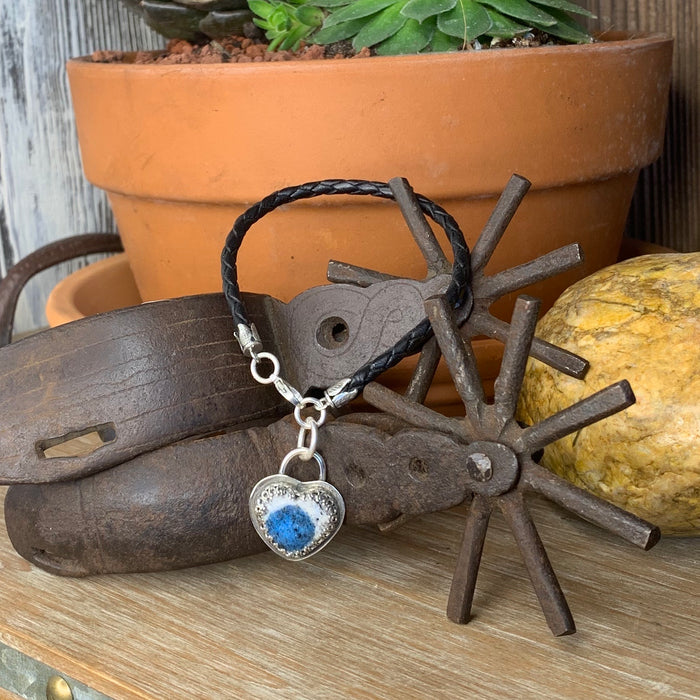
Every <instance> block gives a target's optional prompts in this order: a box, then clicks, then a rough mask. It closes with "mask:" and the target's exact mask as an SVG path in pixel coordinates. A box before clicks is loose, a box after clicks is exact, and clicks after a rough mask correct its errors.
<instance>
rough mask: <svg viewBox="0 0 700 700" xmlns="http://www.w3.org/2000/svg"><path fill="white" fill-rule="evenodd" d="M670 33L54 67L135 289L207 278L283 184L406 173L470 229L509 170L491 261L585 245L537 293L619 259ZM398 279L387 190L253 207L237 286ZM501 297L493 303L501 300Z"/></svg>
mask: <svg viewBox="0 0 700 700" xmlns="http://www.w3.org/2000/svg"><path fill="white" fill-rule="evenodd" d="M671 53H672V41H671V40H670V39H668V38H667V37H664V36H661V35H647V36H640V37H634V38H629V37H625V36H622V35H615V36H609V37H607V40H605V41H602V42H600V43H596V44H591V45H586V46H557V47H543V48H538V49H512V50H507V51H506V50H502V51H482V52H460V53H451V54H432V55H418V56H395V57H383V58H379V57H378V58H372V59H364V60H362V59H360V60H343V61H316V62H313V61H309V62H287V63H266V64H246V65H243V64H238V65H226V64H219V65H186V66H179V65H176V66H172V65H169V66H149V65H134V64H129V63H123V64H99V63H92V62H90V61H89V60H86V59H76V60H73V61H70V62H69V64H68V75H69V78H70V84H71V90H72V95H73V102H74V108H75V113H76V120H77V127H78V135H79V139H80V144H81V150H82V156H83V164H84V168H85V173H86V175H87V177H88V179H89V180H90V181H91V182H93V183H94V184H96V185H98V186H99V187H101V188H103V189H105V190H106V191H107V192H108V195H109V199H110V202H111V205H112V207H113V209H114V214H115V217H116V220H117V224H118V227H119V232H120V234H121V236H122V238H123V242H124V246H125V249H126V252H127V254H128V257H129V262H130V265H131V269H132V270H133V274H134V277H135V280H136V284H137V286H138V289H139V292H140V294H141V296H142V298H143V299H144V300H153V299H158V298H163V297H169V296H178V295H184V294H192V293H199V292H208V291H216V290H219V289H220V287H221V285H220V278H219V254H220V250H221V247H222V243H223V240H224V237H225V235H226V233H227V232H228V230H229V229H230V227H231V225H232V223H233V221H234V220H235V218H236V217H237V216H238V215H239V214H240V213H241V212H243V211H244V210H245V209H246V208H247V207H248V206H249V205H250V204H251V203H253V202H255V201H257V200H259V199H261V198H262V197H264V196H265V195H267V194H269V193H270V192H272V191H274V190H276V189H278V188H281V187H285V186H288V185H294V184H299V183H302V182H305V181H310V180H318V179H325V178H336V177H337V178H364V179H371V180H383V181H386V180H388V179H390V178H391V177H394V176H397V175H400V176H404V177H407V178H408V179H409V181H410V182H411V184H412V185H413V187H414V189H415V190H416V191H418V192H421V193H422V194H425V195H426V196H428V197H430V198H431V199H434V200H436V201H438V202H439V203H440V204H442V205H443V206H444V207H445V208H446V209H447V210H448V211H450V212H451V213H452V214H453V215H454V216H455V217H456V219H457V220H458V221H459V222H460V224H461V226H462V228H463V229H464V231H465V234H466V236H467V239H468V242H470V244H473V242H474V240H475V238H476V236H477V235H478V233H479V231H480V229H481V227H482V225H483V224H484V222H485V221H486V218H487V217H488V215H489V213H490V212H491V209H492V207H493V205H494V203H495V198H496V197H497V196H498V194H499V193H500V191H501V190H502V188H503V187H504V186H505V184H506V182H507V180H508V178H509V176H510V175H511V173H513V172H517V173H519V174H521V175H524V176H525V177H527V178H528V179H530V180H531V181H532V182H533V188H532V190H531V191H530V193H529V194H528V196H527V197H526V199H525V202H524V204H523V205H522V207H521V209H520V210H519V211H518V213H517V215H516V217H515V219H514V221H513V223H512V224H511V227H510V229H509V231H508V233H507V234H506V236H505V237H504V240H503V241H502V243H501V245H500V246H499V248H498V250H497V251H496V254H495V255H494V258H493V260H492V263H491V270H493V271H495V270H497V269H502V268H504V267H508V266H512V265H515V264H519V263H522V262H526V261H528V260H530V259H532V258H534V257H536V256H538V255H540V254H543V253H546V252H548V251H550V250H552V249H554V248H557V247H559V246H562V245H565V244H567V243H571V242H579V243H581V244H582V246H583V248H584V252H585V254H586V262H585V265H583V266H582V267H580V268H579V269H577V270H575V271H573V272H572V273H570V274H567V275H562V276H559V277H558V278H555V279H554V280H551V281H548V282H546V283H542V284H539V285H536V286H535V287H534V288H531V289H529V290H528V291H529V292H530V293H532V294H534V295H535V296H538V297H540V298H542V299H543V300H544V302H545V305H550V304H551V303H552V302H553V301H554V299H555V298H556V297H557V296H558V294H559V293H560V292H561V291H562V290H563V289H564V287H566V286H568V285H569V284H571V283H572V282H573V281H574V280H575V279H578V278H580V277H583V276H584V275H587V274H589V273H591V272H593V271H594V270H596V269H598V268H600V267H602V266H604V265H607V264H609V263H612V262H614V261H615V260H616V258H617V254H618V250H619V246H620V241H621V237H622V232H623V227H624V223H625V218H626V215H627V211H628V207H629V203H630V199H631V197H632V192H633V189H634V186H635V182H636V180H637V175H638V172H639V169H640V168H641V167H644V166H645V165H647V164H649V163H651V162H652V161H653V160H654V159H655V158H656V157H657V156H658V155H659V153H660V151H661V147H662V143H663V135H664V123H665V116H666V104H667V96H668V89H669V80H670V67H671ZM331 257H333V258H336V259H339V260H344V261H346V262H351V263H355V264H358V265H364V266H369V267H373V268H377V269H380V270H382V271H385V272H390V273H395V274H400V275H404V276H418V277H420V276H422V275H423V273H424V262H423V259H422V257H421V256H420V253H419V252H418V250H417V249H416V247H415V246H414V244H413V242H412V241H411V239H410V236H409V234H408V232H407V230H406V228H405V226H404V223H403V220H402V218H401V216H400V214H399V213H398V210H397V208H396V207H395V206H394V205H393V204H392V203H387V202H381V201H377V200H374V199H372V200H365V199H364V198H362V200H361V201H358V198H357V197H354V198H339V197H324V198H320V199H314V200H309V201H307V202H304V203H301V202H300V203H295V204H293V205H291V206H289V207H284V208H283V209H282V210H279V211H275V212H274V213H273V214H271V215H269V216H266V217H265V218H264V219H263V220H262V221H260V222H259V223H258V224H256V225H255V226H254V227H253V229H252V230H251V232H250V234H249V235H248V237H247V239H246V241H245V243H244V245H243V247H242V250H241V255H240V258H239V260H240V265H239V268H240V279H241V286H242V288H243V289H246V290H249V291H257V292H265V293H268V294H272V295H274V296H277V297H278V298H281V299H283V300H288V299H290V298H291V297H292V296H294V295H295V294H296V293H298V292H299V291H301V290H302V289H305V288H307V287H309V286H312V285H316V284H321V283H323V282H324V281H325V268H326V264H327V261H328V259H329V258H331ZM500 313H501V314H502V313H507V309H506V308H505V306H504V307H503V308H502V309H501V311H500Z"/></svg>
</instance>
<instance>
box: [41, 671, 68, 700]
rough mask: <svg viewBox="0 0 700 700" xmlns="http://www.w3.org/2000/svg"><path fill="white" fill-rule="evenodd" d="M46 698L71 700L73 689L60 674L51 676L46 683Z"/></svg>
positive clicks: (49, 699) (50, 699) (48, 699)
mask: <svg viewBox="0 0 700 700" xmlns="http://www.w3.org/2000/svg"><path fill="white" fill-rule="evenodd" d="M46 700H73V691H72V690H71V688H70V686H69V685H68V683H67V682H66V681H65V679H63V678H61V676H51V677H50V678H49V680H48V682H47V683H46Z"/></svg>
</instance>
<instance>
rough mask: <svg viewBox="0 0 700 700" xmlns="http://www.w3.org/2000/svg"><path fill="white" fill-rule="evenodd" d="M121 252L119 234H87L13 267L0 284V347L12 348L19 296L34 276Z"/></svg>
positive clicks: (51, 245) (57, 243) (45, 249)
mask: <svg viewBox="0 0 700 700" xmlns="http://www.w3.org/2000/svg"><path fill="white" fill-rule="evenodd" d="M122 250H124V249H123V247H122V243H121V240H120V238H119V236H118V235H117V234H116V233H84V234H82V235H79V236H72V237H70V238H64V239H61V240H59V241H53V242H52V243H49V244H47V245H45V246H43V247H41V248H39V249H38V250H35V251H34V252H33V253H30V254H29V255H27V257H25V258H23V259H22V260H20V261H19V262H18V263H17V264H16V265H14V266H13V267H11V268H10V269H9V270H8V271H7V274H6V275H5V277H3V278H2V279H1V280H0V347H4V346H5V345H9V344H10V341H11V340H12V327H13V325H14V318H15V309H16V307H17V301H18V299H19V295H20V293H21V292H22V290H23V289H24V287H25V285H26V284H27V282H29V280H30V279H31V278H32V277H34V275H36V274H38V273H39V272H41V271H42V270H46V269H48V268H49V267H53V266H54V265H58V264H59V263H62V262H66V261H68V260H73V259H74V258H79V257H82V256H83V255H92V254H96V253H118V252H120V251H122Z"/></svg>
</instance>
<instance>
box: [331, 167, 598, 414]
mask: <svg viewBox="0 0 700 700" xmlns="http://www.w3.org/2000/svg"><path fill="white" fill-rule="evenodd" d="M389 186H390V187H391V190H392V192H393V194H394V198H395V200H396V202H397V203H398V204H399V207H400V208H401V212H402V214H403V216H404V218H405V220H406V223H407V225H408V227H409V229H410V231H411V233H412V235H413V237H414V238H415V240H416V243H417V244H418V246H419V247H420V249H421V251H422V253H423V256H424V257H425V260H426V263H427V266H428V277H433V276H435V275H440V274H444V273H445V272H449V270H450V268H451V265H450V262H449V261H448V260H447V258H446V257H445V254H444V253H443V251H442V248H441V247H440V244H439V243H438V241H437V239H436V238H435V235H434V234H433V231H432V229H431V228H430V225H429V224H428V222H427V220H426V218H425V216H424V215H423V212H422V211H421V209H420V207H419V206H418V204H417V202H416V199H415V195H414V194H413V190H412V189H411V187H410V185H409V184H408V182H407V181H406V180H405V179H403V178H394V179H392V180H390V181H389ZM529 188H530V182H529V181H528V180H526V179H525V178H523V177H520V176H519V175H513V176H512V177H511V179H510V181H509V182H508V184H507V186H506V188H505V189H504V191H503V193H502V195H501V197H500V198H499V200H498V203H497V204H496V207H495V208H494V210H493V213H492V214H491V216H490V218H489V220H488V221H487V222H486V225H485V226H484V228H483V230H482V232H481V234H480V235H479V238H478V240H477V241H476V244H475V245H474V249H473V250H472V253H471V272H472V281H471V286H472V293H473V299H474V300H473V304H471V305H469V306H468V307H465V308H464V309H462V310H461V311H460V315H459V317H458V319H457V322H458V324H459V325H460V326H461V327H462V333H463V335H464V336H465V337H467V338H473V337H474V336H477V335H485V336H487V337H489V338H495V339H498V340H500V341H502V342H503V341H505V338H506V337H507V335H508V323H506V322H505V321H502V320H500V319H498V318H496V317H495V316H493V315H492V314H491V313H490V312H489V307H490V306H491V305H492V304H493V303H494V302H495V301H496V300H497V299H500V298H501V297H502V296H504V295H506V294H508V293H510V292H514V291H516V290H518V289H520V288H522V287H525V286H527V285H530V284H534V283H535V282H539V281H542V280H544V279H547V278H549V277H553V276H555V275H557V274H559V273H561V272H565V271H566V270H569V269H571V268H572V267H575V266H576V265H579V264H580V263H581V262H582V260H583V254H582V252H581V247H580V246H579V245H578V244H577V243H573V244H571V245H567V246H564V247H563V248H559V249H558V250H555V251H552V252H551V253H547V254H546V255H542V256H540V257H539V258H537V259H535V260H532V261H530V262H528V263H524V264H522V265H518V266H517V267H513V268H510V269H507V270H503V271H501V272H498V273H496V274H495V275H492V276H487V275H486V274H485V273H484V268H485V267H486V265H487V264H488V262H489V260H490V259H491V256H492V255H493V252H494V250H495V249H496V247H497V245H498V243H499V242H500V240H501V238H502V237H503V234H504V233H505V231H506V228H507V226H508V224H509V223H510V221H511V219H512V218H513V216H514V215H515V212H516V211H517V208H518V206H519V205H520V203H521V202H522V200H523V198H524V197H525V194H526V193H527V191H528V189H529ZM328 279H329V280H330V281H331V282H344V283H349V284H356V285H358V286H361V287H368V286H370V285H371V284H374V283H375V282H382V281H385V280H388V279H396V278H394V277H393V276H391V275H387V274H386V273H382V272H377V271H375V270H368V269H366V268H362V267H356V266H354V265H349V264H347V263H342V262H337V261H334V260H332V261H331V262H330V263H329V265H328ZM531 354H532V356H533V357H536V358H537V359H539V360H542V361H543V362H546V363H547V364H549V365H551V366H552V367H554V368H556V369H558V370H560V371H561V372H564V373H566V374H568V375H570V376H572V377H576V378H578V379H581V378H582V377H584V376H585V374H586V371H587V370H588V362H587V361H586V360H585V359H583V358H581V357H579V356H578V355H575V354H573V353H571V352H568V351H567V350H564V349H562V348H559V347H557V346H555V345H552V344H550V343H547V342H545V341H543V340H540V339H538V338H535V339H534V341H533V343H532V348H531ZM439 359H440V348H439V347H438V345H437V343H436V342H435V340H434V339H433V340H431V341H429V342H428V343H426V344H425V346H424V347H423V350H422V351H421V356H420V358H419V361H418V365H417V367H416V370H415V372H414V375H413V378H412V380H411V383H410V385H409V387H408V389H407V391H406V396H407V397H409V398H411V399H413V400H414V401H421V402H422V401H424V400H425V396H426V394H427V393H428V389H429V387H430V383H431V381H432V379H433V376H434V374H435V370H436V368H437V365H438V361H439Z"/></svg>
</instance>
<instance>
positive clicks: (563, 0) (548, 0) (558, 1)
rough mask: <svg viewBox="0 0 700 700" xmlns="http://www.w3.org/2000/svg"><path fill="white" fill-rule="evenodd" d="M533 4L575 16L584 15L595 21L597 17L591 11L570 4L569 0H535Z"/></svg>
mask: <svg viewBox="0 0 700 700" xmlns="http://www.w3.org/2000/svg"><path fill="white" fill-rule="evenodd" d="M533 2H534V4H535V5H544V6H545V7H547V8H554V9H555V10H562V11H564V12H570V13H571V14H574V15H584V16H585V17H590V18H591V19H595V15H594V14H593V13H592V12H591V11H590V10H587V9H586V8H585V7H581V6H580V5H576V4H575V3H573V2H569V0H533ZM547 12H549V10H547Z"/></svg>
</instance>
